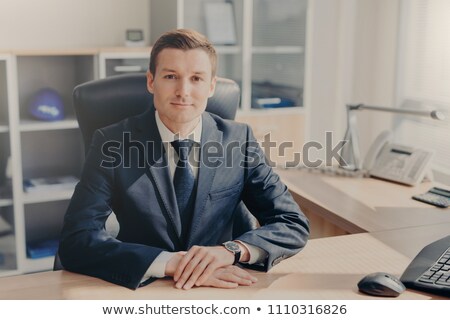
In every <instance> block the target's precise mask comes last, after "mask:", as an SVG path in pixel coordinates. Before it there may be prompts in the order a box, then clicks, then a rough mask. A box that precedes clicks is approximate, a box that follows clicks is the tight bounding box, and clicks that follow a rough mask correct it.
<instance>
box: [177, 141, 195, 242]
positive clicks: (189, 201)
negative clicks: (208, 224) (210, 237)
mask: <svg viewBox="0 0 450 320" xmlns="http://www.w3.org/2000/svg"><path fill="white" fill-rule="evenodd" d="M194 143H195V142H194V141H192V140H188V139H186V140H176V141H172V142H171V144H172V146H173V148H174V149H175V151H176V152H177V153H178V158H179V159H178V163H177V168H176V169H175V174H174V177H173V186H174V189H175V195H176V196H177V204H178V211H179V212H180V218H181V226H182V236H183V237H185V236H186V234H187V230H188V228H189V225H190V222H191V218H192V213H193V211H194V202H195V201H194V199H195V192H194V191H195V190H194V189H195V188H194V186H195V177H194V172H193V171H192V168H191V166H190V165H189V153H190V152H191V149H192V146H193V145H194Z"/></svg>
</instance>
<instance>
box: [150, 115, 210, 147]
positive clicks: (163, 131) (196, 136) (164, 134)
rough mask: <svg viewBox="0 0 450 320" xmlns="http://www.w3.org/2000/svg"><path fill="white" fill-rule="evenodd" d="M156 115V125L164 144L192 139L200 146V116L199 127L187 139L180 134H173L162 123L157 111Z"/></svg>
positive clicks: (201, 125)
mask: <svg viewBox="0 0 450 320" xmlns="http://www.w3.org/2000/svg"><path fill="white" fill-rule="evenodd" d="M155 113H156V117H155V118H156V125H157V127H158V131H159V135H160V136H161V140H162V142H172V141H174V140H182V139H191V140H193V141H195V142H197V143H198V144H200V141H201V139H202V127H203V124H202V117H201V116H200V121H199V122H198V124H197V126H196V127H195V128H194V130H192V132H191V133H189V134H188V136H187V137H181V136H180V135H179V134H178V133H173V132H172V131H170V130H169V128H167V127H166V125H165V124H164V123H163V122H162V121H161V119H160V118H159V114H158V111H155Z"/></svg>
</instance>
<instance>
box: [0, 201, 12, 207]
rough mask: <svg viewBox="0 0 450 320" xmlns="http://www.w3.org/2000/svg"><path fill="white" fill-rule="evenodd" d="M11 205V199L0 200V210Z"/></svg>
mask: <svg viewBox="0 0 450 320" xmlns="http://www.w3.org/2000/svg"><path fill="white" fill-rule="evenodd" d="M12 205H13V200H12V199H0V208H1V207H9V206H12Z"/></svg>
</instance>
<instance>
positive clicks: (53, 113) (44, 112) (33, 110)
mask: <svg viewBox="0 0 450 320" xmlns="http://www.w3.org/2000/svg"><path fill="white" fill-rule="evenodd" d="M29 111H30V114H31V115H32V116H33V117H34V118H36V119H38V120H44V121H57V120H62V119H64V104H63V101H62V98H61V96H60V95H59V93H58V92H56V91H55V90H53V89H50V88H44V89H41V90H39V91H38V92H36V93H35V94H34V95H33V97H32V98H31V101H30V105H29Z"/></svg>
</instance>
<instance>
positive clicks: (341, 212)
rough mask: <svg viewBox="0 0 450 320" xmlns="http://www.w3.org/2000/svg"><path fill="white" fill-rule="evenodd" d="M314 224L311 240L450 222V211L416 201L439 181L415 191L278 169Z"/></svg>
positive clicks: (379, 182)
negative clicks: (417, 196)
mask: <svg viewBox="0 0 450 320" xmlns="http://www.w3.org/2000/svg"><path fill="white" fill-rule="evenodd" d="M277 173H278V174H279V175H280V177H281V179H282V180H283V182H284V183H285V184H286V185H287V186H288V188H289V190H290V191H291V193H292V195H293V197H294V198H295V200H296V201H297V202H298V204H299V205H300V206H301V208H302V210H303V211H304V212H305V214H306V215H307V216H308V218H309V219H310V221H311V227H312V232H311V237H312V238H321V237H326V236H334V235H342V234H353V233H360V232H374V231H383V230H392V229H399V228H407V227H416V226H422V225H433V224H440V223H446V222H450V208H447V209H441V208H437V207H433V206H431V205H428V204H425V203H421V202H419V201H415V200H413V199H411V196H413V195H415V194H419V193H424V192H426V191H428V190H429V189H430V188H431V187H432V186H434V185H435V183H431V182H426V183H422V184H420V185H418V186H416V187H410V186H404V185H400V184H396V183H392V182H387V181H383V180H379V179H374V178H353V177H342V176H331V175H325V174H320V173H309V172H306V171H303V170H277Z"/></svg>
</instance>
